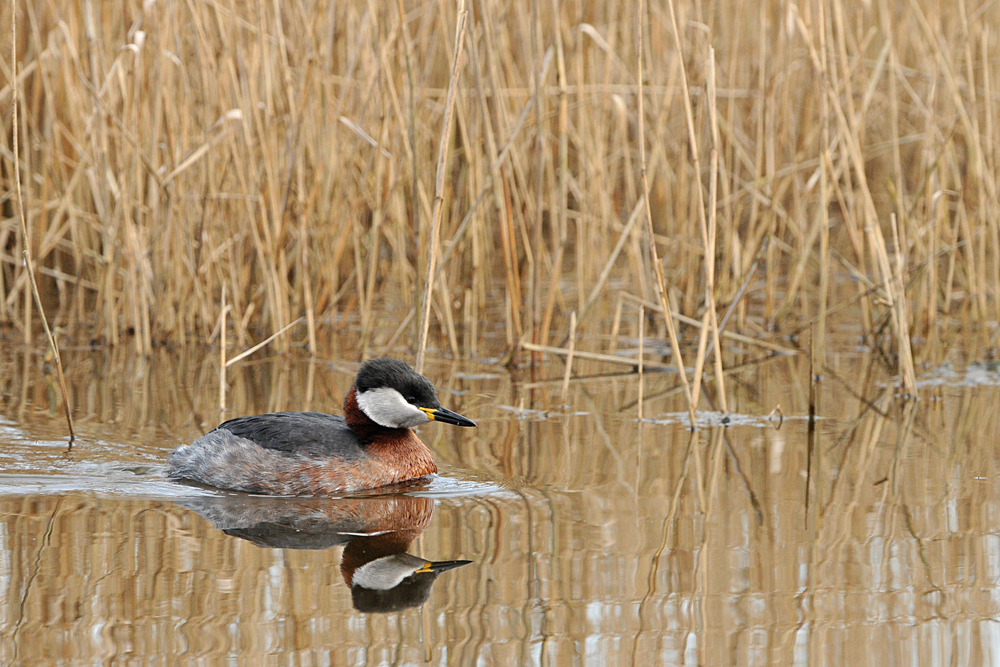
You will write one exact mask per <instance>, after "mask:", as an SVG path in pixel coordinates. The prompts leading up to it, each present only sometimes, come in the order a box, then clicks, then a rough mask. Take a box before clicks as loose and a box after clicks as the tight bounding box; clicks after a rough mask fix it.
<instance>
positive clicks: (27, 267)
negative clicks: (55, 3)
mask: <svg viewBox="0 0 1000 667" xmlns="http://www.w3.org/2000/svg"><path fill="white" fill-rule="evenodd" d="M10 34H11V72H12V73H13V77H12V78H13V79H14V81H15V83H14V87H13V90H12V91H11V96H10V98H11V107H12V108H11V124H12V132H11V134H12V135H13V143H14V156H13V160H12V162H13V163H14V190H15V192H16V194H17V196H16V197H15V199H16V200H17V216H18V219H19V220H20V222H21V257H22V259H23V260H24V271H25V273H26V274H27V276H28V281H29V282H30V283H31V296H32V297H33V298H34V301H35V304H36V305H37V306H38V315H39V318H40V319H41V320H42V327H44V329H45V337H46V338H47V339H48V341H49V348H50V349H51V350H52V358H53V359H54V360H55V362H56V376H57V377H58V379H59V393H60V394H61V395H62V400H63V411H64V412H65V413H66V428H67V429H69V448H70V449H72V447H73V441H74V440H75V439H76V431H75V429H74V428H73V415H72V409H71V408H70V404H69V391H68V390H67V389H66V376H65V374H64V373H63V365H62V357H61V356H60V354H59V344H58V343H57V342H56V339H55V336H53V335H52V330H51V329H50V328H49V320H48V318H47V317H46V316H45V308H43V307H42V297H41V295H40V294H39V293H38V283H37V282H36V281H35V269H34V264H33V262H32V258H31V237H30V236H29V235H28V220H27V218H26V217H25V215H24V197H23V196H22V194H21V160H20V157H19V156H20V154H21V151H20V143H19V139H18V135H19V134H20V131H21V128H20V124H19V120H20V119H19V118H18V105H19V100H18V97H19V96H18V85H17V83H16V82H17V8H16V7H14V6H11V20H10ZM30 308H31V307H30V303H28V302H27V291H25V313H26V317H25V329H24V337H25V342H28V341H30V338H31V320H30V318H29V317H28V315H27V314H29V313H30V312H31V310H30Z"/></svg>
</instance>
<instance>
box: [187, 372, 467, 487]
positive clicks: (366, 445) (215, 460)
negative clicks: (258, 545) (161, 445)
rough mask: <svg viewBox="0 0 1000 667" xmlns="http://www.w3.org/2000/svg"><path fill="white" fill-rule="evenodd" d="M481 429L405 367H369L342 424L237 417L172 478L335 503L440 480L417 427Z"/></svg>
mask: <svg viewBox="0 0 1000 667" xmlns="http://www.w3.org/2000/svg"><path fill="white" fill-rule="evenodd" d="M429 421H439V422H444V423H446V424H454V425H456V426H475V425H476V424H475V422H473V421H472V420H471V419H467V418H465V417H463V416H462V415H460V414H457V413H455V412H452V411H451V410H448V409H447V408H444V407H442V406H441V403H439V402H438V399H437V393H436V392H435V391H434V385H432V384H431V382H430V380H428V379H427V378H425V377H424V376H423V375H420V374H419V373H417V372H416V371H414V370H413V369H412V368H410V366H409V365H408V364H406V362H403V361H399V360H398V359H390V358H388V357H381V358H378V359H371V360H370V361H366V362H365V363H364V364H363V365H362V366H361V369H360V370H359V371H358V375H357V377H356V378H355V379H354V384H353V385H352V386H351V389H350V390H349V391H348V392H347V396H346V397H345V398H344V416H343V417H340V416H338V415H327V414H323V413H319V412H274V413H270V414H264V415H256V416H253V417H237V418H235V419H230V420H229V421H227V422H225V423H223V424H221V425H220V426H218V427H217V428H216V429H215V430H213V431H211V432H209V433H206V434H205V435H203V436H202V437H200V438H198V439H197V440H195V441H194V442H193V443H191V444H190V445H184V446H182V447H179V448H177V449H175V450H174V451H173V452H171V453H170V456H169V457H168V458H167V474H168V475H169V476H170V477H171V478H174V479H185V480H192V481H195V482H200V483H202V484H207V485H208V486H214V487H217V488H220V489H232V490H234V491H247V492H249V493H262V494H269V495H283V496H292V495H329V494H336V493H346V492H351V491H360V490H363V489H374V488H378V487H381V486H388V485H390V484H397V483H399V482H405V481H407V480H411V479H416V478H418V477H423V476H424V475H429V474H431V473H435V472H437V465H436V464H435V463H434V457H433V455H432V454H431V451H430V450H429V449H428V448H427V445H425V444H424V443H423V442H421V441H420V438H418V437H417V436H416V434H415V433H414V432H413V431H411V430H410V428H411V427H413V426H417V425H418V424H423V423H426V422H429Z"/></svg>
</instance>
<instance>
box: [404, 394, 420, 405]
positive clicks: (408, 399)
mask: <svg viewBox="0 0 1000 667" xmlns="http://www.w3.org/2000/svg"><path fill="white" fill-rule="evenodd" d="M406 402H407V403H410V404H415V403H416V402H417V397H416V396H407V397H406Z"/></svg>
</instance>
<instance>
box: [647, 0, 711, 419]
mask: <svg viewBox="0 0 1000 667" xmlns="http://www.w3.org/2000/svg"><path fill="white" fill-rule="evenodd" d="M645 12H646V8H645V2H644V1H643V0H639V11H638V16H637V26H636V27H637V29H638V30H637V32H638V35H637V40H638V49H637V52H638V57H637V60H638V87H639V90H638V95H637V96H636V98H637V100H638V113H639V161H640V165H641V171H642V195H643V197H642V198H643V201H644V202H645V204H644V208H645V209H646V233H647V236H648V239H649V253H650V256H651V258H652V262H653V268H654V270H655V271H656V291H657V293H658V294H659V296H660V303H661V304H662V306H663V314H664V319H665V320H666V322H667V333H668V334H669V335H670V349H671V350H672V352H673V355H674V361H675V362H676V364H677V375H678V376H680V379H681V386H682V387H683V388H684V397H685V398H686V399H687V402H688V414H689V415H690V417H691V429H692V430H695V429H697V420H696V418H695V413H694V411H695V404H694V402H693V401H692V397H691V389H690V387H689V386H688V379H687V371H686V370H685V368H684V358H683V357H682V356H681V347H680V343H679V342H678V340H677V332H676V331H675V330H674V320H673V314H672V313H671V309H670V303H669V302H668V300H667V283H666V279H665V278H664V276H663V265H662V264H660V258H659V256H658V255H657V252H656V235H655V234H654V233H653V214H652V212H651V211H650V209H649V181H648V179H647V175H646V129H645V128H646V120H645V115H644V113H645V112H644V110H643V102H642V100H643V96H644V95H645V93H644V92H643V90H642V86H643V78H642V70H643V67H642V61H643V57H644V54H643V47H642V44H643V33H644V31H645V29H646V22H645V21H644V20H643V18H644V16H645ZM670 15H671V20H672V21H673V22H674V37H675V39H677V40H678V41H677V44H678V47H677V48H678V51H679V50H680V38H679V35H678V34H677V26H676V17H675V16H674V7H673V3H672V2H671V3H670ZM682 70H683V67H682ZM685 91H686V87H685ZM692 148H693V146H692ZM699 191H700V187H699Z"/></svg>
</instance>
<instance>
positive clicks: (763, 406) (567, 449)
mask: <svg viewBox="0 0 1000 667" xmlns="http://www.w3.org/2000/svg"><path fill="white" fill-rule="evenodd" d="M87 354H91V353H87ZM116 354H117V353H116ZM94 356H95V357H103V353H96V354H95V355H94ZM17 361H18V363H16V364H15V365H14V368H15V369H16V368H20V367H21V365H20V363H19V362H20V359H18V360H17ZM116 364H123V365H122V366H120V367H119V366H116ZM206 366H207V367H208V368H207V370H206ZM69 367H70V368H71V369H74V370H73V371H72V372H71V378H70V379H71V385H72V387H71V391H73V392H74V395H75V396H78V397H87V396H90V397H92V398H93V400H92V402H91V403H90V404H89V406H88V404H87V403H86V402H80V403H77V405H79V406H81V407H80V408H79V413H80V415H81V416H83V417H84V418H82V419H80V422H81V423H82V424H84V427H83V428H84V437H83V438H81V441H80V442H79V443H77V446H75V447H74V450H73V452H72V453H70V454H69V455H67V454H65V447H64V444H63V443H60V442H58V441H57V440H56V439H54V437H53V436H52V434H53V433H58V431H59V427H60V425H61V424H60V415H59V413H58V412H57V411H54V412H53V413H52V414H51V416H50V415H49V414H48V412H47V411H46V410H42V409H40V408H44V407H45V400H46V399H45V396H46V394H45V392H44V391H40V390H39V388H38V385H33V384H26V385H21V384H19V383H20V382H27V380H24V379H23V378H26V377H32V376H33V375H31V374H26V375H24V376H19V375H18V374H17V372H14V371H11V372H9V373H7V374H6V375H5V377H6V378H8V380H7V385H6V387H7V389H6V390H5V392H4V394H3V398H2V400H3V404H2V408H3V414H4V415H5V418H6V419H7V420H8V421H6V422H4V424H2V425H0V439H2V440H3V443H2V447H0V466H2V468H3V471H4V473H3V475H2V476H0V664H4V665H7V664H23V665H28V664H31V665H34V664H52V663H60V662H61V663H63V664H72V663H76V662H95V661H99V662H104V663H107V664H125V663H128V662H130V661H142V662H147V663H151V664H167V663H170V662H171V661H174V660H176V658H175V656H178V655H183V656H184V657H183V659H184V660H188V659H190V660H193V661H197V660H202V661H204V662H209V663H211V662H219V661H223V660H228V661H231V662H233V663H235V664H242V665H253V664H272V663H273V664H324V663H329V664H370V665H376V664H424V663H426V662H431V663H433V664H454V665H467V664H497V665H509V664H543V665H574V664H593V663H597V664H635V665H648V664H752V665H760V664H794V663H798V664H812V665H823V664H831V665H832V664H847V663H850V664H860V665H865V664H867V665H882V664H892V663H900V662H913V661H918V662H920V663H921V664H924V663H926V664H942V663H947V664H992V663H994V662H995V661H996V660H997V659H998V658H1000V632H998V625H997V623H996V621H995V619H996V618H997V615H998V613H1000V539H998V538H997V531H996V526H997V525H998V516H1000V508H998V504H997V501H998V498H1000V484H998V480H1000V470H998V460H997V456H996V451H995V447H994V446H993V443H995V442H996V440H997V434H998V433H1000V424H998V416H997V411H996V409H995V406H996V405H997V401H998V399H1000V391H998V386H1000V373H998V371H997V370H996V369H995V368H993V367H991V366H990V365H989V364H970V365H967V366H964V367H963V366H956V367H954V368H943V369H940V370H938V371H935V372H934V373H930V374H928V375H927V376H926V377H925V378H924V379H923V382H924V384H923V385H922V387H923V388H922V391H923V392H924V394H923V395H922V399H923V400H921V401H919V402H908V403H904V402H900V401H899V400H898V397H897V396H896V390H895V389H894V388H893V386H892V384H891V382H890V380H891V378H889V377H887V376H886V374H885V373H884V372H883V371H882V370H881V367H880V365H879V363H877V361H876V360H875V359H874V357H873V356H867V355H863V354H856V355H842V356H838V357H836V358H835V359H834V360H833V361H832V363H831V364H830V368H829V369H828V373H827V377H826V379H825V381H824V382H823V383H821V384H820V385H819V387H820V391H821V395H820V408H821V409H820V416H821V417H822V418H821V419H820V420H819V421H818V422H817V428H816V434H815V438H816V442H815V450H814V455H813V457H812V460H811V461H810V455H809V447H808V445H809V429H808V426H807V421H806V420H805V419H803V417H804V416H805V414H806V411H807V405H806V402H805V401H806V399H805V398H804V396H805V394H806V392H805V391H804V389H805V387H806V386H807V385H806V383H807V378H808V375H807V373H808V365H807V362H805V361H804V360H802V359H799V358H778V359H774V360H771V361H769V362H767V363H766V364H758V365H756V366H754V367H753V368H750V369H747V370H746V371H744V372H743V373H742V374H741V375H740V377H739V382H733V383H730V385H729V386H730V387H731V389H730V390H731V391H732V392H733V393H732V395H731V396H730V400H729V404H730V406H731V408H732V409H733V411H734V412H733V413H732V415H731V419H730V422H731V424H733V425H731V426H730V427H728V428H722V427H706V428H704V429H703V430H702V431H700V432H698V433H697V434H695V435H692V434H691V433H690V432H689V431H688V430H687V429H686V427H685V426H684V424H683V416H682V415H683V414H684V410H683V405H682V404H681V403H679V402H678V401H677V396H676V394H671V393H670V392H671V388H672V386H673V384H672V378H671V377H669V375H668V374H658V375H654V374H648V375H647V377H646V396H647V397H651V398H650V401H649V402H648V403H647V405H646V410H645V414H646V415H647V416H648V417H649V418H650V420H651V421H647V422H643V423H641V424H640V423H638V422H636V420H635V413H634V412H633V410H634V405H633V404H634V401H635V399H636V389H637V387H636V383H635V378H634V377H622V378H617V379H607V378H603V379H600V380H586V379H583V378H581V379H575V380H574V381H573V382H572V383H571V384H570V387H569V393H568V395H567V403H568V406H567V407H563V406H562V404H561V402H560V400H561V398H560V393H561V387H560V386H559V382H558V381H557V382H555V383H551V384H549V383H545V382H536V383H535V384H529V383H524V382H519V381H517V380H516V379H515V378H513V377H512V376H509V375H506V374H503V373H498V372H496V371H495V366H489V365H487V364H484V365H476V364H465V365H462V364H456V365H453V366H452V365H448V364H443V363H441V362H438V363H436V364H434V365H433V366H432V368H431V369H430V370H429V371H428V373H429V374H431V375H432V376H433V377H434V378H435V380H436V381H438V382H439V384H440V385H441V387H442V388H443V389H442V390H443V391H444V392H447V393H448V395H449V401H450V402H452V403H455V404H458V407H459V409H461V410H462V412H463V413H465V414H470V415H474V416H475V417H476V418H477V421H478V422H479V423H480V424H481V426H480V429H478V432H477V433H475V434H466V433H457V434H456V433H455V431H454V430H452V431H445V430H444V429H434V428H433V427H428V428H426V429H423V430H422V431H421V436H422V437H423V438H424V439H425V440H426V441H427V442H428V444H429V445H430V446H431V447H432V448H433V449H434V451H435V453H436V455H437V457H438V460H439V462H440V463H441V464H442V469H443V473H442V477H441V478H440V479H439V480H438V481H436V482H434V481H432V482H431V483H430V485H429V486H428V487H426V488H423V489H416V490H411V493H416V494H418V496H417V497H414V496H402V497H396V496H392V497H391V498H388V499H382V498H363V499H361V498H358V499H352V500H350V501H348V502H346V503H345V502H343V501H329V500H327V501H324V500H308V501H306V500H302V501H290V502H287V503H278V506H279V507H281V508H282V510H283V511H284V510H288V511H287V512H284V513H282V512H278V513H277V516H275V514H274V513H273V512H271V510H272V509H273V507H272V506H271V505H270V503H272V502H274V501H276V500H283V499H251V498H249V497H246V496H238V495H236V496H224V497H221V498H222V499H221V500H220V499H219V497H211V496H207V495H202V492H200V491H197V490H195V489H192V488H190V487H184V486H181V485H173V484H169V483H168V482H166V480H165V479H164V478H163V473H162V462H163V458H164V457H165V455H166V453H167V452H168V451H169V450H170V449H171V448H172V447H173V446H175V445H176V444H177V443H179V442H182V441H187V440H190V439H191V438H192V437H193V436H195V435H197V432H199V431H200V429H201V428H210V427H211V426H214V423H212V421H214V415H212V417H211V418H208V417H205V418H204V419H202V420H198V419H197V418H195V417H194V416H193V413H192V411H191V408H190V406H192V405H193V406H206V405H212V394H213V391H214V388H213V387H212V386H211V384H210V383H208V382H203V383H202V384H199V383H198V382H197V381H195V380H194V378H197V377H198V374H199V373H204V374H205V375H206V376H207V377H212V370H211V368H210V363H206V364H202V363H201V362H200V360H198V359H197V358H195V357H192V358H190V359H185V358H184V356H183V355H178V356H174V357H172V356H170V355H169V354H166V353H164V354H163V356H162V357H157V356H155V355H154V357H152V358H151V359H150V360H148V361H142V360H137V359H136V358H134V357H129V356H128V355H122V356H121V357H118V356H115V355H112V356H111V357H110V358H100V359H96V358H95V361H94V365H93V368H95V369H100V368H105V369H107V370H105V371H103V372H102V373H101V374H100V375H96V374H95V375H92V374H88V373H87V372H86V369H87V368H88V365H87V361H86V355H84V357H82V358H78V359H75V360H74V362H73V363H72V364H70V366H69ZM310 368H312V370H310ZM5 369H6V370H8V371H9V370H10V369H11V366H9V365H8V366H6V367H5ZM137 370H140V371H141V373H140V372H137ZM545 370H546V371H548V372H547V373H546V374H544V375H543V377H553V378H561V373H560V372H559V371H560V369H559V367H558V366H553V367H552V368H551V369H545ZM594 370H595V369H594V368H593V367H587V366H586V365H585V364H581V366H580V370H579V373H580V375H581V376H585V375H587V374H589V373H592V372H593V371H594ZM143 377H145V379H143ZM233 377H234V385H233V392H232V395H233V396H237V397H240V398H239V399H238V403H236V404H235V408H234V409H235V410H238V411H239V412H240V413H244V412H247V413H248V412H259V411H262V410H266V409H283V408H287V407H293V406H299V407H301V406H304V405H305V404H306V403H308V401H309V399H308V398H307V396H308V395H309V394H310V393H311V395H312V397H313V398H312V399H311V400H312V401H313V404H312V407H313V409H316V408H320V409H331V410H332V409H333V408H330V407H324V406H329V405H336V403H337V402H338V398H339V396H341V395H342V392H343V391H344V390H345V389H346V387H347V385H348V384H349V382H350V378H351V375H350V369H349V368H345V369H344V372H343V373H341V372H339V371H338V370H337V369H336V368H335V367H330V366H324V365H318V366H317V365H315V364H307V363H302V362H296V361H295V360H289V359H279V360H273V361H270V362H268V363H265V364H258V365H256V366H254V367H253V372H246V371H244V372H242V373H234V376H233ZM310 377H312V380H310V379H309V378H310ZM439 378H440V380H438V379H439ZM310 382H311V384H310ZM185 391H186V392H188V395H189V396H190V402H188V401H187V399H183V398H180V397H183V395H184V393H183V392H185ZM25 395H26V396H29V399H28V400H27V402H26V403H20V402H19V401H21V400H22V399H21V398H20V397H22V396H25ZM776 405H780V406H781V411H782V414H783V415H784V417H785V420H784V423H783V424H782V425H781V427H780V428H777V424H776V423H774V422H773V421H772V420H769V419H767V414H768V413H769V412H770V410H771V409H772V408H773V407H774V406H776ZM185 406H188V407H185ZM630 406H631V407H630ZM18 414H20V415H21V416H20V417H19V418H17V420H16V421H15V420H14V419H12V417H17V415H18ZM87 415H93V416H89V417H88V416H87ZM703 417H704V418H705V420H706V422H709V421H711V419H713V416H712V415H709V414H706V415H703ZM807 472H808V473H809V475H808V477H807ZM482 476H487V477H490V478H492V479H495V480H501V481H502V484H501V485H500V486H502V487H503V488H501V489H499V490H496V485H494V486H493V487H486V485H483V488H487V489H488V490H487V491H480V492H475V491H474V492H470V493H464V492H460V493H453V492H447V493H442V492H441V489H445V490H446V491H447V490H449V489H450V490H451V491H454V489H455V488H458V487H460V483H468V482H469V480H476V479H479V478H481V477H482ZM807 494H808V495H807ZM807 498H808V501H807ZM258 503H259V504H258ZM364 506H376V507H382V509H381V510H378V511H374V512H369V513H368V514H369V518H368V519H367V520H366V521H367V523H366V522H365V521H362V520H361V518H360V517H361V516H362V515H363V514H365V513H364V512H362V511H361V510H360V509H358V508H360V507H364ZM432 507H433V510H431V508H432ZM383 510H384V511H383ZM432 511H433V516H431V512H432ZM371 515H375V517H376V518H374V519H373V518H372V517H371ZM394 515H403V516H405V517H408V520H410V521H412V523H411V524H409V525H411V526H415V527H413V528H410V529H408V530H406V529H403V530H400V531H397V537H399V540H398V541H399V542H400V543H403V542H405V543H406V545H405V546H404V549H403V551H404V552H405V553H408V554H410V556H412V557H413V558H418V559H423V560H430V561H438V560H448V559H468V560H471V561H472V562H471V563H470V564H468V565H466V566H464V567H460V568H458V569H455V570H453V571H451V572H447V573H445V574H443V575H441V576H440V577H438V578H437V580H436V581H435V582H434V584H433V587H432V588H431V590H430V593H429V596H428V597H427V598H426V601H425V602H424V603H423V604H422V605H420V606H417V607H408V608H405V609H401V610H399V611H393V612H389V613H380V614H362V613H359V612H358V611H357V609H356V608H355V598H354V596H353V595H352V587H349V586H348V585H346V584H345V581H344V579H345V577H344V574H343V571H342V570H343V569H344V568H345V567H346V568H347V569H348V570H350V568H351V562H352V554H351V553H350V551H349V549H351V547H352V545H353V544H355V543H354V542H353V541H352V540H353V539H354V537H355V536H350V537H346V536H345V535H344V534H345V533H354V532H357V533H367V534H373V533H378V532H380V531H381V530H384V529H386V522H387V521H388V519H386V518H383V517H392V516H394ZM351 522H354V524H352V523H351ZM352 525H354V526H355V527H356V528H360V530H347V529H346V528H347V527H350V526H352ZM216 526H218V527H219V528H222V529H223V530H219V529H218V528H217V527H216ZM324 526H326V527H330V526H332V528H331V529H330V531H329V533H328V534H327V533H324V531H325V530H326V528H325V527H324ZM224 531H228V532H230V533H234V534H238V535H239V536H238V537H237V536H234V535H231V534H226V532H224ZM278 534H284V535H286V536H293V537H297V538H298V539H299V540H300V542H299V543H300V545H301V546H305V545H307V544H310V543H312V544H315V545H317V546H325V544H326V543H325V542H324V540H325V539H327V538H329V542H330V544H331V545H333V546H330V548H317V549H292V548H270V547H268V548H261V547H259V546H257V545H255V544H253V543H251V541H249V540H248V539H245V538H247V537H251V538H253V539H254V540H256V541H258V542H262V543H267V542H268V541H269V540H272V539H274V538H275V536H276V535H278ZM334 535H336V537H334ZM365 539H366V538H362V541H361V542H358V543H357V544H358V546H357V548H358V549H359V550H361V551H364V552H365V553H366V554H369V555H370V554H372V553H375V551H374V549H375V548H379V545H378V544H377V543H376V544H375V546H374V547H371V549H372V550H371V551H369V549H368V548H367V547H366V548H365V549H361V547H362V546H364V545H365V544H366V542H365ZM311 540H315V541H314V542H311ZM338 541H340V544H339V545H337V544H336V543H337V542H338ZM369 544H370V543H369ZM272 546H276V544H272ZM423 560H421V561H419V562H423ZM416 562H417V561H408V566H410V565H412V564H415V563H416ZM345 563H346V566H345ZM417 569H419V567H418V568H417ZM359 570H360V568H355V569H354V574H352V575H351V577H350V580H351V582H352V584H356V583H357V581H356V577H357V572H358V571H359Z"/></svg>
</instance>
